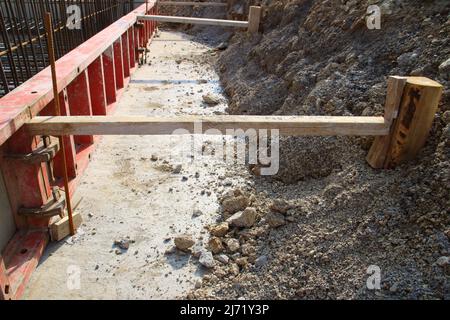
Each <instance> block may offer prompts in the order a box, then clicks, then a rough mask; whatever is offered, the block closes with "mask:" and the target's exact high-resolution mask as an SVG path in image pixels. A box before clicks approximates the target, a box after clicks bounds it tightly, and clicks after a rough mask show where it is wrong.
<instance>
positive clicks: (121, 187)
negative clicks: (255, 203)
mask: <svg viewBox="0 0 450 320" xmlns="http://www.w3.org/2000/svg"><path fill="white" fill-rule="evenodd" d="M208 55H211V50H210V48H209V47H208V46H206V45H204V44H200V43H197V42H194V41H190V38H188V36H186V35H183V34H180V33H176V32H164V31H163V32H161V34H160V37H158V38H156V39H155V40H154V41H153V43H152V44H151V46H150V54H149V60H148V61H149V63H150V65H146V66H143V67H141V68H139V69H138V70H137V71H136V72H135V73H134V74H133V75H132V79H131V83H130V86H129V88H128V89H127V90H126V93H125V94H124V96H123V97H122V98H121V101H120V103H119V105H118V109H117V112H116V114H117V115H149V116H150V115H169V114H212V113H213V112H216V113H217V112H222V111H223V110H224V109H225V107H226V100H225V98H224V97H223V96H222V95H221V88H220V85H219V80H218V76H217V75H216V74H215V72H214V71H213V70H212V68H211V67H210V66H209V65H208V64H205V63H204V58H205V57H207V56H208ZM199 80H202V81H199ZM205 80H206V81H205ZM207 93H213V94H217V95H219V96H220V97H221V99H222V100H223V103H220V104H219V105H217V106H215V107H210V106H206V105H205V104H204V103H203V99H202V96H203V95H205V94H207ZM205 139H206V140H207V141H208V142H214V141H216V142H217V141H219V142H221V141H222V140H221V139H222V137H220V136H208V137H206V138H205ZM191 142H192V136H189V135H188V136H105V137H103V138H102V140H101V142H100V143H99V145H98V148H97V149H96V151H95V153H94V154H93V156H92V161H91V163H90V165H89V167H88V169H87V171H86V173H85V175H84V176H83V178H82V181H81V185H80V187H79V188H78V190H77V194H78V195H80V196H81V197H83V200H82V202H81V204H80V206H79V207H78V208H77V210H78V211H79V212H81V214H82V216H83V219H84V223H83V225H82V226H81V228H80V230H79V231H78V234H77V235H76V236H74V237H72V238H68V239H65V240H64V241H61V242H60V243H53V244H51V245H50V246H49V247H48V249H47V251H46V253H45V256H44V258H43V259H42V261H41V263H40V264H39V266H38V268H37V270H36V272H35V273H34V274H33V276H32V279H31V282H30V284H29V285H28V288H27V290H26V293H25V296H24V299H168V298H176V297H179V296H183V295H184V294H185V293H186V292H187V291H188V290H190V289H192V288H193V287H194V285H195V283H196V281H198V279H200V277H201V276H202V274H204V272H205V271H206V270H205V269H204V268H203V267H202V266H200V265H199V264H198V261H197V259H195V258H193V257H191V256H190V255H181V254H172V255H165V254H164V252H165V251H166V250H167V248H169V247H171V246H172V244H173V237H175V236H176V235H178V234H180V233H184V232H189V233H191V234H193V235H194V238H195V239H196V240H197V241H199V242H201V241H202V240H201V237H202V236H203V237H204V239H203V242H205V243H206V242H207V233H206V231H205V229H204V226H205V225H207V224H209V223H212V222H213V221H214V220H215V219H216V218H217V217H218V204H217V194H218V193H220V192H222V191H223V190H224V189H225V188H231V187H233V186H234V185H236V184H238V183H240V182H239V179H234V180H233V181H232V182H231V181H228V180H227V179H226V177H227V176H229V174H230V173H229V170H230V168H229V167H228V168H227V166H226V165H225V164H224V163H223V162H221V161H218V160H217V159H216V158H215V157H213V156H204V157H203V158H201V159H196V160H195V161H192V159H191V157H189V156H188V155H186V154H185V155H183V156H180V154H181V153H182V152H181V151H182V150H183V148H186V147H189V146H190V145H191ZM152 156H153V160H152ZM156 158H157V159H158V160H156ZM154 160H156V161H154ZM178 164H181V165H182V171H181V173H179V174H174V173H173V172H172V168H174V167H176V166H177V165H178ZM231 170H244V169H243V168H240V167H238V166H235V167H233V168H231ZM183 177H185V178H184V180H186V178H187V181H183ZM223 181H225V182H223ZM225 186H226V187H225ZM196 210H201V211H202V213H203V214H201V215H200V216H199V217H194V216H195V215H194V216H193V213H194V212H195V211H196ZM127 237H128V238H129V239H130V240H132V241H131V244H130V247H129V249H128V250H127V251H124V250H120V251H119V252H118V253H121V254H117V253H116V251H117V250H118V249H116V248H115V247H114V245H113V244H114V241H115V240H120V239H124V238H125V239H126V238H127ZM78 280H79V281H78Z"/></svg>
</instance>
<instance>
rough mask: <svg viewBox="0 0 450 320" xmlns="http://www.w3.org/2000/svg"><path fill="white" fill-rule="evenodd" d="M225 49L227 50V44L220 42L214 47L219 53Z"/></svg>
mask: <svg viewBox="0 0 450 320" xmlns="http://www.w3.org/2000/svg"><path fill="white" fill-rule="evenodd" d="M226 48H228V43H227V42H222V43H220V44H219V45H218V46H217V47H216V49H217V50H220V51H222V50H225V49H226Z"/></svg>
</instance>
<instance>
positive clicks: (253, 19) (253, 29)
mask: <svg viewBox="0 0 450 320" xmlns="http://www.w3.org/2000/svg"><path fill="white" fill-rule="evenodd" d="M260 20H261V7H257V6H251V7H250V12H249V14H248V32H250V33H257V32H258V30H259V22H260Z"/></svg>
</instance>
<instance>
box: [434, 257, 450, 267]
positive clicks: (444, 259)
mask: <svg viewBox="0 0 450 320" xmlns="http://www.w3.org/2000/svg"><path fill="white" fill-rule="evenodd" d="M436 264H437V265H438V266H439V267H445V266H447V265H449V264H450V257H446V256H442V257H439V259H437V260H436Z"/></svg>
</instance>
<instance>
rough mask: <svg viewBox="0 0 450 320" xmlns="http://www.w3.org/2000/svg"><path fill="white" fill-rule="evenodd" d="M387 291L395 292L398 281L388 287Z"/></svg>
mask: <svg viewBox="0 0 450 320" xmlns="http://www.w3.org/2000/svg"><path fill="white" fill-rule="evenodd" d="M389 291H390V292H392V293H395V292H397V291H398V282H396V283H394V284H393V285H392V286H391V287H390V288H389Z"/></svg>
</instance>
